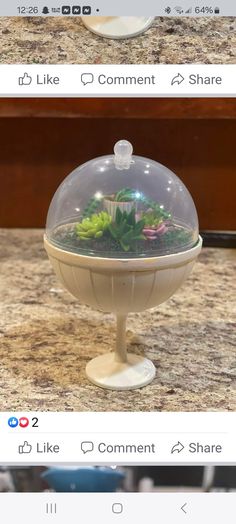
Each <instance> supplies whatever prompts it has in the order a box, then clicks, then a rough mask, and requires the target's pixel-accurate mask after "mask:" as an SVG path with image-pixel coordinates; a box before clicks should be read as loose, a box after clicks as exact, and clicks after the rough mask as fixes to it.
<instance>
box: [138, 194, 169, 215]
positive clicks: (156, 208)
mask: <svg viewBox="0 0 236 524" xmlns="http://www.w3.org/2000/svg"><path fill="white" fill-rule="evenodd" d="M142 202H143V203H144V204H145V205H146V206H147V207H148V208H150V210H151V211H152V212H153V213H154V214H155V216H156V219H158V218H159V220H161V219H162V220H170V219H171V213H169V212H168V211H166V210H165V209H164V208H163V207H161V206H160V205H159V204H157V202H155V200H152V199H151V198H146V197H143V198H142ZM151 211H150V212H151ZM147 213H149V212H147Z"/></svg>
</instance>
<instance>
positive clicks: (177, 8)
mask: <svg viewBox="0 0 236 524" xmlns="http://www.w3.org/2000/svg"><path fill="white" fill-rule="evenodd" d="M175 11H176V13H178V15H182V14H183V12H184V10H183V9H182V7H180V6H178V5H177V6H176V7H175Z"/></svg>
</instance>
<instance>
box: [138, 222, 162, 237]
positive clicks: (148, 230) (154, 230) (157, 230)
mask: <svg viewBox="0 0 236 524" xmlns="http://www.w3.org/2000/svg"><path fill="white" fill-rule="evenodd" d="M167 231H168V227H167V226H166V224H165V223H164V222H162V224H160V225H159V226H156V227H144V228H143V234H144V235H145V237H146V238H147V240H156V239H157V238H158V236H162V235H164V234H165V233H166V232H167Z"/></svg>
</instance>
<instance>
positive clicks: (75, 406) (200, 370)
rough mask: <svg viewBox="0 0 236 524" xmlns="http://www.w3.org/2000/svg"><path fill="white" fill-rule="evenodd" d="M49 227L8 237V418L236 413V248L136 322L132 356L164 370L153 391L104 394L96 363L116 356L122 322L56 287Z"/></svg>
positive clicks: (4, 368) (4, 345)
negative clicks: (25, 414)
mask: <svg viewBox="0 0 236 524" xmlns="http://www.w3.org/2000/svg"><path fill="white" fill-rule="evenodd" d="M42 235H43V231H42V230H17V229H15V230H6V229H5V230H0V245H1V250H0V267H1V271H0V297H1V300H0V358H1V367H0V411H4V410H9V411H12V410H21V411H25V410H51V411H57V410H62V411H63V410H65V411H69V410H75V411H112V410H113V411H118V410H123V411H129V410H132V411H133V410H135V411H154V410H166V411H183V410H185V411H196V410H202V411H207V410H236V353H235V349H236V347H235V346H236V340H235V331H234V328H235V318H236V317H235V311H234V312H233V309H234V305H235V295H236V293H235V263H236V250H227V249H225V250H224V249H206V248H205V249H203V251H202V253H201V255H200V257H199V259H198V262H197V263H196V265H195V268H194V271H193V273H192V275H191V276H190V277H189V279H188V280H187V281H186V282H185V284H184V285H183V286H182V288H181V289H180V290H179V291H178V292H177V293H176V294H175V295H174V296H173V297H172V298H171V299H170V300H169V301H167V302H166V303H165V304H162V305H161V306H159V307H158V308H156V309H153V310H150V311H146V312H144V313H141V314H131V315H130V316H129V320H128V341H129V350H131V349H132V350H133V351H134V352H137V353H140V354H142V353H145V354H146V355H147V356H148V357H149V358H151V359H152V360H153V362H154V363H155V365H156V367H157V376H156V379H155V380H154V381H153V382H152V384H150V385H149V386H147V387H145V388H143V389H139V390H136V391H130V392H127V391H126V392H115V391H108V390H103V389H100V388H97V387H96V386H93V385H92V384H90V383H89V382H88V381H87V379H86V376H85V366H86V363H87V362H88V360H89V359H91V358H93V357H95V356H97V355H100V354H102V353H103V352H107V351H109V350H111V349H112V346H113V344H114V336H115V329H114V319H113V316H112V315H110V314H103V313H101V312H98V311H95V310H93V309H91V308H90V307H87V306H83V305H81V304H79V302H78V301H76V300H75V299H74V298H73V297H72V296H71V295H69V293H68V292H67V291H65V290H63V289H62V288H61V286H60V284H59V282H58V281H57V279H56V277H55V274H54V272H53V270H52V268H51V265H50V263H49V261H48V259H47V255H46V253H45V251H44V248H43V244H42Z"/></svg>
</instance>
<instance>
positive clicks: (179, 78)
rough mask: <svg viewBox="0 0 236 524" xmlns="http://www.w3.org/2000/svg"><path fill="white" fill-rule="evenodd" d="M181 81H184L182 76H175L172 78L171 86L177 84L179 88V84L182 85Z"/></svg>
mask: <svg viewBox="0 0 236 524" xmlns="http://www.w3.org/2000/svg"><path fill="white" fill-rule="evenodd" d="M183 81H184V76H183V75H181V74H180V73H178V74H177V75H175V76H174V78H172V80H171V85H172V86H173V85H174V84H178V86H179V85H180V84H182V82H183Z"/></svg>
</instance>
